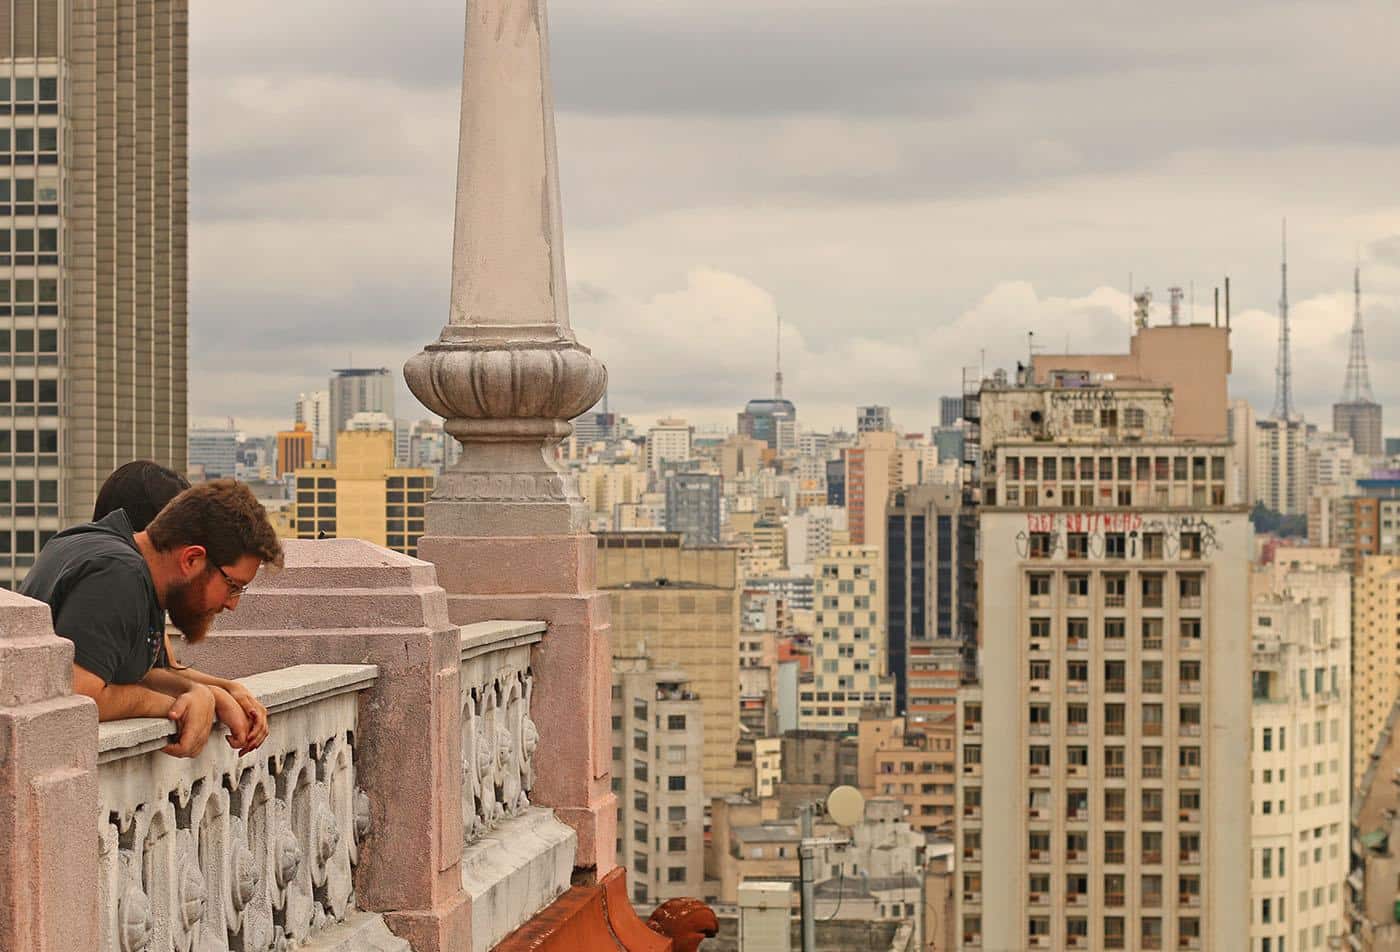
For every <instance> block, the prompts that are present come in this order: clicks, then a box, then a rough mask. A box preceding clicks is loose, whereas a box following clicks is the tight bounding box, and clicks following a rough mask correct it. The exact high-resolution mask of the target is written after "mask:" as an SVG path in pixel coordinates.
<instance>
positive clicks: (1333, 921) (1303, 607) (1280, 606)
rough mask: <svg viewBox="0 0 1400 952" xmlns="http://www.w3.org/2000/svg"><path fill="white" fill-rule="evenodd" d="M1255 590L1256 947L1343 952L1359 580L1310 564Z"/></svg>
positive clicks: (1261, 579) (1259, 577) (1262, 951)
mask: <svg viewBox="0 0 1400 952" xmlns="http://www.w3.org/2000/svg"><path fill="white" fill-rule="evenodd" d="M1324 551H1325V550H1324ZM1333 552H1334V553H1335V550H1333ZM1254 590H1255V594H1254V615H1253V622H1252V624H1253V654H1254V662H1253V665H1254V675H1253V680H1254V684H1253V713H1252V718H1251V725H1250V735H1251V741H1250V773H1251V783H1250V801H1251V813H1252V816H1251V817H1250V832H1251V840H1252V842H1251V844H1250V853H1249V867H1250V949H1251V952H1290V950H1292V952H1306V950H1313V949H1328V948H1334V947H1336V946H1335V945H1333V943H1334V942H1340V941H1342V938H1341V937H1342V936H1343V935H1344V933H1345V931H1346V912H1345V900H1346V884H1345V881H1346V877H1347V872H1348V869H1349V863H1350V843H1351V832H1350V829H1351V828H1350V809H1351V798H1350V795H1349V794H1350V789H1351V778H1350V774H1349V772H1348V764H1349V762H1350V756H1351V708H1350V693H1351V692H1350V687H1351V685H1350V678H1349V677H1348V672H1349V670H1350V667H1351V577H1350V575H1348V574H1347V573H1346V572H1344V571H1340V570H1337V569H1335V568H1319V567H1316V566H1302V565H1300V566H1297V567H1296V568H1293V569H1291V570H1284V571H1276V572H1274V573H1271V574H1270V573H1263V572H1261V573H1257V574H1256V575H1255V578H1254Z"/></svg>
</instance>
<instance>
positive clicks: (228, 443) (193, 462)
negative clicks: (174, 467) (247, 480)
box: [89, 425, 238, 518]
mask: <svg viewBox="0 0 1400 952" xmlns="http://www.w3.org/2000/svg"><path fill="white" fill-rule="evenodd" d="M188 446H189V450H188V453H189V465H190V468H191V469H194V470H196V471H197V472H198V473H200V474H201V475H202V476H203V478H205V479H225V478H228V479H232V478H233V477H234V476H236V475H237V472H238V431H237V430H235V429H234V428H233V426H232V425H230V426H227V427H215V426H200V427H193V428H192V429H191V430H190V433H189V438H188ZM89 518H90V517H89Z"/></svg>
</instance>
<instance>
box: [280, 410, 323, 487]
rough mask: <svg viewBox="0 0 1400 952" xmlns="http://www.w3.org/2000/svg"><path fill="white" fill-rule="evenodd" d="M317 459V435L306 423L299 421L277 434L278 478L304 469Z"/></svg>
mask: <svg viewBox="0 0 1400 952" xmlns="http://www.w3.org/2000/svg"><path fill="white" fill-rule="evenodd" d="M315 459H316V437H315V434H313V433H312V432H311V431H310V430H308V429H307V428H306V424H305V423H298V424H296V425H295V426H294V427H292V429H290V430H283V431H281V432H280V433H278V434H277V478H278V479H281V478H282V477H283V476H285V475H286V474H287V473H294V472H296V471H297V470H299V469H304V468H305V467H306V466H308V465H309V464H310V463H311V462H312V461H314V460H315Z"/></svg>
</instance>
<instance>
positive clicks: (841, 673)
mask: <svg viewBox="0 0 1400 952" xmlns="http://www.w3.org/2000/svg"><path fill="white" fill-rule="evenodd" d="M813 576H814V578H815V582H816V587H815V589H814V590H813V596H814V598H815V600H816V614H815V616H814V617H813V622H812V624H813V626H814V627H815V629H816V635H815V639H814V641H813V644H812V653H813V657H812V677H811V680H810V681H808V680H805V679H804V680H803V682H802V684H801V694H800V695H799V697H798V699H799V701H800V707H799V709H798V723H799V724H800V725H801V727H802V728H803V729H804V730H823V731H834V732H837V733H843V734H854V733H855V732H856V728H857V725H858V724H859V723H860V717H861V712H862V710H864V709H866V708H874V709H877V710H879V711H880V712H881V713H883V714H891V713H893V711H894V679H893V678H891V677H889V673H888V671H887V669H886V651H885V605H884V600H883V599H882V598H881V597H880V588H881V586H880V581H879V579H880V548H879V546H873V545H871V546H855V545H852V546H839V547H836V548H834V549H832V551H831V554H830V555H828V556H827V557H826V558H824V559H817V560H816V563H815V564H814V566H813Z"/></svg>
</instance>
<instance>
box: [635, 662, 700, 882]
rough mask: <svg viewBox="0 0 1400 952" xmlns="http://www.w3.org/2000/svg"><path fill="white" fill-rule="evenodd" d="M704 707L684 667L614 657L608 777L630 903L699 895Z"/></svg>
mask: <svg viewBox="0 0 1400 952" xmlns="http://www.w3.org/2000/svg"><path fill="white" fill-rule="evenodd" d="M704 719H705V715H704V711H703V710H702V705H701V702H700V698H699V697H698V696H697V695H696V694H695V693H694V691H693V690H692V689H691V684H690V681H689V679H688V678H687V677H686V676H685V673H684V672H681V671H675V670H671V669H660V668H653V667H652V665H651V661H650V660H649V659H648V658H646V657H640V658H634V657H628V656H626V655H623V654H621V653H619V654H617V655H614V657H613V690H612V723H613V730H612V752H613V756H612V762H613V764H612V767H613V770H612V778H613V793H615V794H617V856H618V861H619V862H622V863H626V864H627V873H628V880H629V881H630V882H631V884H632V901H633V902H636V903H646V904H656V905H659V904H660V903H663V902H665V901H666V900H668V899H677V898H680V897H683V896H698V895H702V894H703V889H702V886H703V885H704V878H705V805H706V802H707V801H706V800H705V787H704V781H703V778H702V776H701V774H702V771H701V763H702V760H703V748H704V737H705V732H704Z"/></svg>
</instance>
